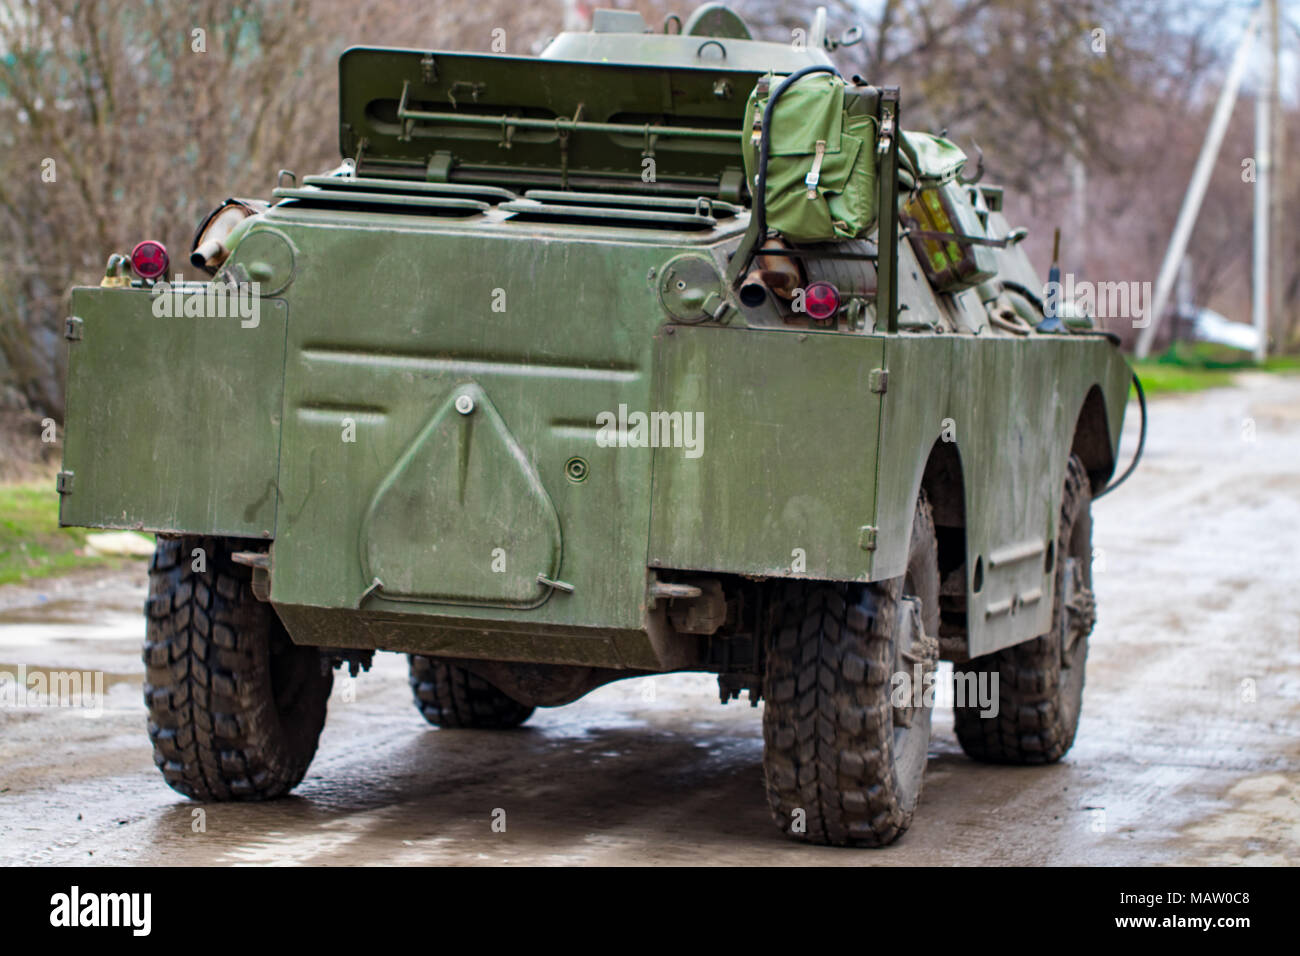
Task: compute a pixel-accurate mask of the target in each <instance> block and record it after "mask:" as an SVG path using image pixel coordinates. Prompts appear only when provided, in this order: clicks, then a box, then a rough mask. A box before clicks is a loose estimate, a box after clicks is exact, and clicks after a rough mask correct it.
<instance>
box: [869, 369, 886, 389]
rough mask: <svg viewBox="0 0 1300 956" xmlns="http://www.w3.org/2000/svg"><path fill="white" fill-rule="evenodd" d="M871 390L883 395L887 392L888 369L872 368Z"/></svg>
mask: <svg viewBox="0 0 1300 956" xmlns="http://www.w3.org/2000/svg"><path fill="white" fill-rule="evenodd" d="M870 382H871V390H872V391H873V392H878V393H879V394H881V395H884V394H885V392H887V391H889V369H887V368H873V369H872V370H871V379H870Z"/></svg>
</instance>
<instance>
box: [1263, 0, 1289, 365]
mask: <svg viewBox="0 0 1300 956" xmlns="http://www.w3.org/2000/svg"><path fill="white" fill-rule="evenodd" d="M1271 3H1272V7H1273V9H1272V13H1273V51H1272V53H1273V56H1272V60H1273V63H1272V67H1273V82H1272V84H1271V86H1270V92H1271V96H1272V106H1273V127H1272V132H1271V138H1272V141H1273V143H1272V145H1273V172H1274V177H1273V183H1274V186H1273V188H1274V190H1275V192H1274V196H1273V208H1272V211H1271V216H1272V221H1271V235H1272V246H1273V250H1274V253H1273V258H1274V260H1275V261H1274V263H1273V269H1272V271H1271V273H1270V274H1271V276H1272V282H1271V283H1270V285H1269V302H1270V303H1271V309H1270V313H1271V316H1272V322H1271V325H1272V333H1273V351H1274V353H1279V352H1283V351H1285V349H1286V347H1287V342H1286V337H1287V325H1288V323H1287V315H1286V310H1285V308H1284V300H1285V298H1286V296H1285V293H1284V292H1283V288H1282V285H1283V283H1284V282H1285V281H1286V278H1287V274H1288V273H1289V271H1290V268H1292V267H1288V266H1284V265H1283V264H1282V263H1283V262H1284V261H1285V259H1284V257H1285V256H1286V253H1287V247H1286V245H1285V243H1284V242H1283V237H1282V233H1283V230H1284V228H1285V223H1284V220H1283V216H1282V211H1283V210H1284V209H1286V208H1288V201H1289V200H1290V198H1291V197H1292V196H1293V195H1295V190H1294V189H1293V188H1292V186H1291V183H1289V182H1288V181H1287V179H1286V173H1285V171H1284V170H1285V167H1284V165H1283V163H1284V157H1283V148H1284V147H1285V146H1286V114H1285V112H1284V111H1283V109H1282V12H1281V8H1282V4H1281V0H1271Z"/></svg>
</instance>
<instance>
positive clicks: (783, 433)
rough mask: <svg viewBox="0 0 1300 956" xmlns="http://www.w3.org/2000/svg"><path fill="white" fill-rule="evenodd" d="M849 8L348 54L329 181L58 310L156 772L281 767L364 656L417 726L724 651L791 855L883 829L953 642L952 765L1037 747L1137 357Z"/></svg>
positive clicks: (888, 829)
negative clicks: (829, 22) (880, 76)
mask: <svg viewBox="0 0 1300 956" xmlns="http://www.w3.org/2000/svg"><path fill="white" fill-rule="evenodd" d="M859 36H860V32H858V31H848V32H846V33H845V34H843V35H841V36H840V37H836V38H833V37H829V36H828V35H827V31H826V24H825V14H824V13H823V12H819V13H818V16H817V18H816V20H815V21H814V22H813V24H812V26H811V29H810V30H809V31H808V37H807V43H806V44H781V43H765V42H758V41H756V40H754V39H752V38H751V37H750V34H749V31H748V29H747V28H746V26H745V25H744V23H743V22H741V21H740V19H739V18H738V17H736V16H735V15H734V14H732V13H731V12H729V11H728V10H726V9H725V8H722V7H719V6H717V5H709V6H706V7H702V8H700V9H699V10H697V11H696V12H695V13H694V14H693V15H691V16H690V17H689V18H687V20H686V21H685V22H684V23H683V22H682V21H681V20H680V19H678V18H670V21H669V23H667V24H666V25H665V28H664V31H663V32H660V33H656V32H651V31H650V30H648V29H647V28H646V26H645V24H644V22H643V21H642V19H641V17H640V16H639V15H638V14H632V13H626V12H615V11H598V12H597V13H596V14H595V18H594V29H593V30H592V32H590V33H583V34H576V33H565V34H561V35H560V36H559V37H557V38H556V39H555V40H554V41H553V42H552V43H551V44H550V45H549V46H548V47H547V48H546V50H545V51H544V52H543V53H542V54H541V56H540V57H519V56H506V55H482V54H466V53H444V52H424V51H418V50H400V49H360V48H354V49H350V50H348V51H347V52H346V53H345V54H344V55H343V56H342V59H341V61H340V64H339V87H340V119H339V144H340V149H341V152H342V157H343V162H342V164H341V165H340V166H339V167H338V168H337V169H335V170H333V171H332V172H330V173H328V174H325V175H320V176H305V177H303V178H302V179H301V180H298V179H297V178H296V177H294V176H293V175H292V174H289V173H285V172H282V173H281V175H280V177H279V181H278V183H277V184H276V186H275V188H274V190H273V191H272V192H271V195H270V196H267V197H264V199H263V200H254V199H231V200H227V201H226V202H225V203H223V204H222V205H221V206H219V207H218V208H217V209H215V210H214V211H213V212H212V214H210V215H209V216H208V217H207V218H206V219H205V220H204V221H203V222H202V223H201V225H200V227H199V230H198V234H197V235H196V237H195V240H194V245H193V249H192V250H191V251H190V261H189V263H188V265H186V266H185V268H178V267H176V266H175V264H173V263H171V262H170V260H169V257H168V254H167V252H166V250H165V249H164V248H162V246H161V245H160V244H159V243H156V242H152V241H148V240H146V241H144V242H141V243H140V245H139V246H137V247H136V248H135V249H134V250H133V252H132V253H131V255H130V256H127V255H124V254H122V255H114V256H113V257H112V258H111V259H110V261H109V267H108V269H107V274H106V276H105V279H104V282H103V284H102V285H101V286H100V287H99V288H81V289H77V290H76V291H75V292H74V294H73V299H72V312H73V315H72V317H71V318H70V319H69V320H68V323H67V337H68V338H69V339H70V350H71V358H70V375H69V389H68V404H67V408H68V421H67V430H66V436H67V437H66V445H65V459H64V467H63V471H62V472H61V473H60V475H59V480H58V488H59V492H60V494H61V496H62V497H61V521H62V523H63V524H65V525H81V526H90V527H100V528H133V529H139V530H144V531H150V532H155V533H157V535H158V547H157V553H156V556H155V558H154V560H153V563H152V566H151V568H150V588H149V598H148V602H147V605H146V614H147V617H148V637H147V642H146V645H145V650H144V659H145V664H146V666H147V676H146V683H145V697H146V700H147V704H148V710H149V734H150V737H151V738H152V741H153V745H154V753H155V758H156V761H157V764H158V766H159V768H160V769H161V771H162V773H163V776H164V777H165V779H166V780H167V782H168V783H169V784H170V785H171V786H172V787H174V788H175V789H176V790H178V791H180V792H181V793H184V794H187V795H189V796H190V797H193V798H196V799H199V800H234V799H265V798H271V797H277V796H280V795H282V794H285V793H287V792H288V791H289V790H290V789H291V788H293V787H294V786H295V785H296V784H297V783H298V782H299V781H300V780H301V779H302V778H303V775H304V773H305V772H306V770H307V767H308V764H309V763H310V761H311V759H312V757H313V755H314V753H315V750H316V746H317V739H318V736H319V734H320V730H321V727H322V725H323V723H324V720H325V710H326V701H327V698H328V697H329V694H330V689H331V682H332V667H331V666H330V665H341V664H345V665H347V666H349V667H350V668H351V669H352V672H353V673H354V674H355V673H356V671H357V668H358V667H363V666H368V664H369V661H370V657H371V655H372V654H373V652H374V651H376V650H386V651H397V652H401V653H404V654H408V655H410V669H411V685H412V687H413V688H414V693H415V698H416V702H417V704H418V706H419V709H420V710H421V712H422V713H423V715H424V716H425V717H426V718H427V719H428V720H429V721H430V722H432V723H433V724H435V725H437V726H440V727H459V728H486V729H501V728H510V727H515V726H517V725H518V724H520V723H522V722H523V721H525V720H526V719H527V718H528V717H529V715H530V714H531V713H532V712H533V710H534V708H535V707H553V706H558V705H561V704H564V703H567V702H570V701H573V700H575V699H577V698H579V697H581V696H582V695H584V694H586V693H587V692H589V691H591V690H592V689H593V688H595V687H598V686H600V685H602V684H605V683H607V682H610V681H614V680H618V679H620V678H625V677H637V676H645V675H653V674H663V673H667V672H677V671H699V672H708V673H714V674H716V675H717V677H718V682H719V687H720V690H721V697H722V699H723V701H724V702H725V701H727V700H728V699H732V698H736V697H739V696H740V695H741V694H742V693H746V694H747V696H748V698H749V700H751V701H752V702H754V703H755V704H757V702H758V701H759V700H760V699H762V700H764V701H765V705H764V711H763V718H762V719H763V727H764V738H765V748H766V749H765V756H764V770H765V774H766V782H767V795H768V800H769V803H770V805H771V809H772V812H773V815H774V817H775V819H776V821H777V823H778V824H779V825H780V827H781V828H782V829H783V830H784V831H785V832H787V833H789V834H790V835H792V836H794V837H796V838H799V839H803V840H808V841H811V842H816V843H828V844H847V845H882V844H887V843H890V842H891V841H893V840H894V839H896V838H897V837H898V836H899V835H900V834H901V833H903V832H904V831H905V830H906V829H907V827H908V826H909V824H910V823H911V821H912V817H913V813H914V811H915V808H916V805H917V801H918V799H919V796H920V792H921V781H922V775H923V772H924V769H925V762H926V753H927V748H928V743H929V737H930V724H931V712H932V709H933V703H934V700H935V697H936V688H937V687H938V686H939V685H938V684H937V683H936V673H937V670H936V665H937V662H938V661H939V660H940V659H945V660H950V661H952V662H953V665H952V666H953V670H954V672H955V673H956V675H957V680H955V682H954V684H955V686H954V688H953V691H954V697H953V703H954V706H955V713H956V729H957V733H958V736H959V737H960V741H961V744H962V746H963V747H964V748H965V750H966V752H967V753H968V754H970V755H971V756H972V757H974V758H976V759H979V760H985V761H994V762H1003V763H1012V764H1024V763H1040V762H1047V761H1052V760H1056V759H1058V758H1060V757H1061V756H1062V754H1064V753H1065V752H1066V750H1067V749H1068V748H1069V747H1070V745H1071V743H1072V741H1073V738H1074V734H1075V728H1076V726H1077V723H1078V719H1079V706H1080V700H1081V694H1082V687H1083V671H1084V659H1085V656H1086V653H1087V642H1088V634H1089V631H1090V630H1091V627H1092V621H1093V610H1092V599H1091V588H1090V583H1091V572H1090V561H1091V544H1090V533H1091V526H1090V519H1089V506H1090V501H1091V499H1092V498H1093V497H1095V496H1096V495H1097V494H1098V493H1100V492H1101V491H1102V490H1103V489H1105V488H1107V487H1108V484H1110V483H1111V481H1112V475H1113V473H1114V471H1115V468H1116V457H1117V449H1118V443H1119V435H1120V428H1121V425H1122V421H1123V416H1124V410H1125V403H1126V400H1127V395H1128V389H1129V381H1130V371H1129V369H1128V367H1127V365H1126V364H1125V362H1124V360H1123V358H1122V357H1121V355H1120V353H1119V350H1118V349H1117V347H1116V343H1115V342H1114V341H1112V340H1110V339H1108V338H1107V336H1106V335H1104V334H1102V333H1100V332H1094V331H1092V330H1090V329H1089V328H1088V327H1087V320H1086V318H1084V319H1081V318H1078V317H1074V316H1069V317H1066V318H1067V320H1066V321H1064V322H1063V321H1062V316H1061V315H1059V314H1058V313H1060V312H1062V311H1063V310H1061V309H1059V308H1057V307H1055V306H1054V305H1053V302H1052V298H1053V297H1052V295H1051V294H1050V292H1049V293H1048V294H1045V293H1044V284H1043V281H1042V278H1041V276H1039V275H1038V274H1036V273H1035V271H1034V269H1033V268H1032V267H1031V266H1030V264H1029V261H1028V259H1027V257H1026V256H1025V254H1024V251H1023V249H1022V248H1021V247H1020V245H1019V243H1020V240H1021V239H1023V235H1024V233H1023V231H1016V230H1013V229H1012V228H1011V227H1010V225H1009V224H1008V223H1007V221H1006V219H1005V218H1004V216H1003V213H1002V193H1001V191H1000V190H998V189H996V188H993V187H989V186H986V185H981V184H979V183H978V182H976V181H974V180H975V179H976V178H977V175H978V174H977V173H976V172H975V171H973V170H968V169H967V168H966V165H967V164H966V163H965V156H964V155H963V154H962V153H961V151H960V150H959V149H958V148H957V147H956V146H954V145H953V144H952V143H950V142H948V141H947V140H945V139H943V138H941V137H937V136H929V135H925V134H921V133H911V132H904V131H903V130H902V128H901V127H900V123H899V121H900V96H899V93H898V91H897V90H895V89H889V88H879V87H874V86H870V85H867V84H866V83H865V82H864V81H861V80H859V79H857V78H852V79H845V78H843V77H841V76H840V75H839V73H838V72H836V71H835V69H834V68H833V67H832V66H831V60H830V58H829V56H828V51H830V50H833V49H834V48H835V47H836V46H837V45H838V44H840V43H852V42H854V41H855V40H856V39H857V38H858V37H859ZM186 271H189V272H190V275H189V276H188V277H186V276H185V275H184V272H186ZM972 688H974V689H975V690H976V691H978V693H976V692H971V693H964V691H971V690H972Z"/></svg>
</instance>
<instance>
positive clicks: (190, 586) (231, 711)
mask: <svg viewBox="0 0 1300 956" xmlns="http://www.w3.org/2000/svg"><path fill="white" fill-rule="evenodd" d="M231 544H232V543H231V542H227V541H225V540H223V539H219V538H188V537H187V538H174V537H159V539H158V544H157V548H156V549H155V551H154V556H153V561H152V562H151V564H150V565H149V597H148V599H147V600H146V601H145V616H146V619H147V622H148V623H147V630H146V639H145V645H144V663H145V684H144V700H145V705H146V707H147V708H148V710H149V739H150V740H151V741H152V742H153V754H154V763H156V764H157V765H158V769H159V770H161V771H162V774H163V778H164V779H165V780H166V781H167V783H168V784H170V785H171V787H172V788H173V789H174V790H177V791H179V792H180V793H183V794H185V796H187V797H192V798H194V799H195V800H214V801H225V800H269V799H273V798H275V797H280V796H283V795H284V794H286V793H288V792H289V791H290V790H292V789H293V788H294V787H295V786H297V785H298V783H299V782H300V781H301V780H302V778H303V775H304V774H306V772H307V767H308V766H309V765H310V764H311V760H312V757H313V756H315V754H316V744H317V742H318V740H319V739H320V732H321V728H322V727H323V726H324V724H325V708H326V704H327V703H328V700H329V695H330V688H331V687H332V686H333V682H334V675H333V672H332V671H330V670H328V669H324V670H323V669H322V667H321V656H320V653H319V651H318V650H316V649H315V648H312V647H300V646H298V645H296V644H294V643H293V642H292V641H291V640H290V639H289V635H288V634H287V633H286V632H285V630H284V625H283V624H281V623H280V619H279V617H278V616H277V615H276V613H275V611H274V609H272V607H271V605H269V604H266V603H263V602H262V601H259V600H257V598H255V597H254V596H253V592H252V590H251V586H250V581H251V576H252V575H251V569H249V568H247V567H244V566H242V565H238V564H235V563H234V562H233V561H231V560H230V554H231V551H232V550H243V549H245V548H246V547H247V545H242V546H241V545H236V547H235V548H233V549H232V547H231ZM195 548H202V549H203V551H204V564H205V565H206V566H205V568H204V570H202V571H195V570H194V564H195V558H194V556H193V551H194V549H195Z"/></svg>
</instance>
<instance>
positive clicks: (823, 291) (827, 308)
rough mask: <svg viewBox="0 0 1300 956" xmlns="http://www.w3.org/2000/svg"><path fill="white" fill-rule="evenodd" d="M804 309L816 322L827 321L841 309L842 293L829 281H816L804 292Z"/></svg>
mask: <svg viewBox="0 0 1300 956" xmlns="http://www.w3.org/2000/svg"><path fill="white" fill-rule="evenodd" d="M803 307H804V311H806V312H807V313H808V317H809V318H810V319H812V320H813V321H814V322H825V321H827V320H828V319H830V318H831V317H832V316H834V315H835V313H836V312H838V311H839V309H840V293H839V290H838V289H836V288H835V286H833V285H831V284H830V283H829V282H814V283H813V284H812V285H810V286H808V288H806V289H804V293H803Z"/></svg>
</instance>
